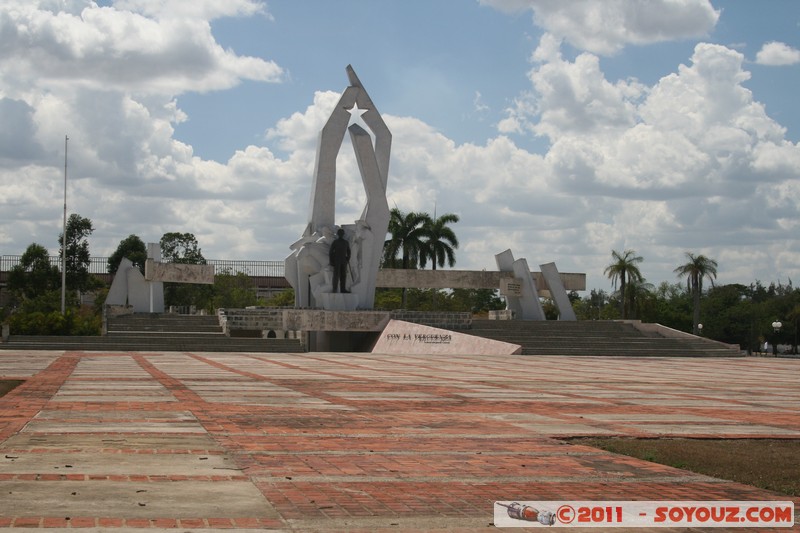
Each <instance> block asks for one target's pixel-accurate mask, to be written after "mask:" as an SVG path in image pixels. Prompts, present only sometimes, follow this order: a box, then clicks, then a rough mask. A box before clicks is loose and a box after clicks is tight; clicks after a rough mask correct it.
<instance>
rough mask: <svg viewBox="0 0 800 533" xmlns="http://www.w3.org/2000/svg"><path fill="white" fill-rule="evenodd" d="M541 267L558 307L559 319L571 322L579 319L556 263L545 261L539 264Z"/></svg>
mask: <svg viewBox="0 0 800 533" xmlns="http://www.w3.org/2000/svg"><path fill="white" fill-rule="evenodd" d="M539 268H540V269H542V276H543V277H544V281H545V283H547V289H548V290H549V291H550V296H551V297H552V298H553V301H554V302H555V303H556V307H557V308H558V319H559V320H567V321H570V322H574V321H576V320H578V317H576V316H575V310H574V309H572V302H570V301H569V296H568V295H567V290H566V289H565V288H564V284H563V283H562V282H561V276H560V275H559V274H558V269H557V268H556V264H555V263H545V264H543V265H539Z"/></svg>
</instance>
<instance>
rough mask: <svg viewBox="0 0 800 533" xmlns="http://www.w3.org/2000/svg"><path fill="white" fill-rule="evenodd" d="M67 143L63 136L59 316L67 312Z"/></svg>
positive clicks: (67, 138) (66, 137)
mask: <svg viewBox="0 0 800 533" xmlns="http://www.w3.org/2000/svg"><path fill="white" fill-rule="evenodd" d="M67 141H69V137H68V136H66V135H64V229H63V233H62V234H61V315H62V316H63V315H64V314H65V313H66V310H67Z"/></svg>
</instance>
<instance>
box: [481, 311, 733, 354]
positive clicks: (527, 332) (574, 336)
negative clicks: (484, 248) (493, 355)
mask: <svg viewBox="0 0 800 533" xmlns="http://www.w3.org/2000/svg"><path fill="white" fill-rule="evenodd" d="M466 333H469V334H471V335H477V336H479V337H484V338H488V339H494V340H499V341H503V342H510V343H512V344H518V345H520V346H522V353H523V355H583V356H628V357H739V356H741V353H740V352H739V351H738V350H736V349H732V348H728V347H726V346H724V345H721V344H719V343H716V342H713V341H711V340H709V339H703V338H701V337H686V338H677V337H663V336H661V335H659V334H658V333H656V332H647V333H644V332H642V331H639V330H638V329H636V328H635V327H634V326H633V325H631V324H628V323H623V322H613V321H599V320H598V321H578V322H559V321H529V320H473V322H472V327H471V329H470V330H469V331H467V332H466Z"/></svg>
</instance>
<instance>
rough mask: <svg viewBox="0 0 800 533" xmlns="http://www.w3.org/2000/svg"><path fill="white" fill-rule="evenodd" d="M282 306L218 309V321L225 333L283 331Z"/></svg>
mask: <svg viewBox="0 0 800 533" xmlns="http://www.w3.org/2000/svg"><path fill="white" fill-rule="evenodd" d="M283 311H284V310H283V308H280V307H269V308H262V309H219V310H218V311H217V314H218V315H219V323H220V325H221V326H222V331H223V332H224V333H225V335H228V336H230V334H231V331H267V332H268V331H275V332H277V331H284V328H283Z"/></svg>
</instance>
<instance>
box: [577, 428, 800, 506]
mask: <svg viewBox="0 0 800 533" xmlns="http://www.w3.org/2000/svg"><path fill="white" fill-rule="evenodd" d="M569 441H570V442H572V443H575V444H583V445H586V446H592V447H594V448H600V449H602V450H606V451H609V452H612V453H619V454H622V455H628V456H630V457H636V458H638V459H644V460H645V461H650V462H652V463H659V464H662V465H668V466H673V467H675V468H681V469H683V470H689V471H690V472H695V473H697V474H704V475H707V476H712V477H716V478H720V479H728V480H730V481H736V482H738V483H744V484H746V485H752V486H754V487H759V488H762V489H766V490H771V491H774V492H780V493H781V494H787V495H789V496H800V440H791V439H680V438H663V439H635V438H596V437H586V438H574V439H569Z"/></svg>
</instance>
